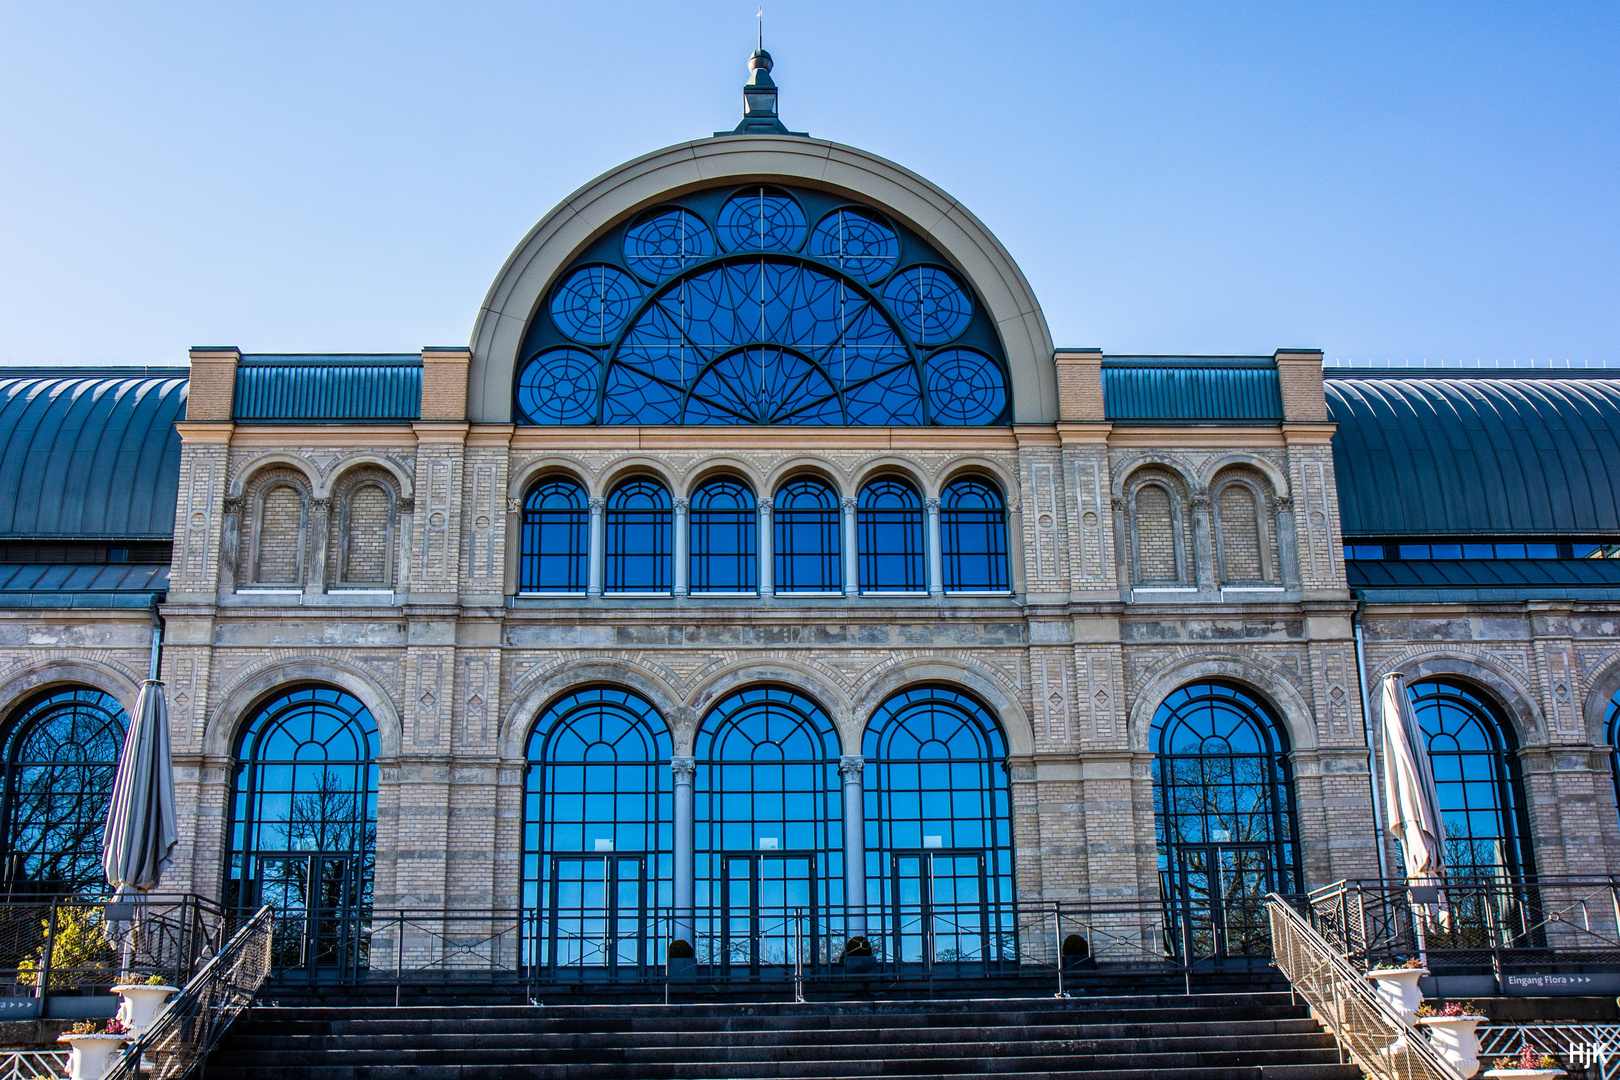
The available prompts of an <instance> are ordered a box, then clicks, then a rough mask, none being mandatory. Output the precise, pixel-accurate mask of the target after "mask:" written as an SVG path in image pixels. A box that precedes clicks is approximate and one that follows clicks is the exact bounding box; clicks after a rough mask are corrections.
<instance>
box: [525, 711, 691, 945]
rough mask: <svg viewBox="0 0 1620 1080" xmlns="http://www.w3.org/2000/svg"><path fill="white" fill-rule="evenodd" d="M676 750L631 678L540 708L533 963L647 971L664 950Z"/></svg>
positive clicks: (532, 812) (529, 816)
mask: <svg viewBox="0 0 1620 1080" xmlns="http://www.w3.org/2000/svg"><path fill="white" fill-rule="evenodd" d="M669 758H670V739H669V729H668V728H667V727H666V726H665V724H664V721H663V720H662V718H660V717H659V715H658V712H657V710H655V709H654V708H653V707H652V705H651V704H649V703H648V702H646V701H644V700H642V699H641V698H640V697H637V696H636V695H635V694H632V693H630V692H629V691H627V690H619V689H613V688H608V687H592V688H590V689H586V690H580V691H577V692H575V693H572V694H570V695H568V696H567V697H565V698H563V699H562V700H561V701H558V702H556V703H554V704H553V705H551V706H550V707H549V708H548V709H546V711H545V713H544V714H542V715H541V717H540V719H539V721H538V722H537V723H536V724H535V727H534V733H533V734H532V735H530V736H529V748H528V761H529V767H528V772H527V775H526V779H525V782H524V802H523V910H524V912H525V919H524V926H525V936H526V937H527V939H528V940H527V941H526V943H525V950H524V955H525V958H526V962H527V963H531V964H536V965H538V966H541V967H547V968H551V969H553V971H556V970H558V969H578V970H580V971H584V970H587V969H602V968H606V969H608V970H610V971H619V972H638V971H640V970H641V969H642V968H645V967H647V966H649V965H653V964H660V963H662V962H663V959H664V958H663V952H662V949H663V941H664V936H665V935H664V934H663V933H661V932H660V928H661V927H663V926H664V919H665V915H666V914H667V913H668V911H669V907H670V901H671V889H672V885H671V881H672V873H673V867H672V863H671V860H672V855H671V852H672V851H673V850H674V843H673V841H674V836H673V826H672V824H671V815H672V809H671V795H670V771H669Z"/></svg>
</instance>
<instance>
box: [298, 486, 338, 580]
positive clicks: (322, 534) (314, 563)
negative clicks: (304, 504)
mask: <svg viewBox="0 0 1620 1080" xmlns="http://www.w3.org/2000/svg"><path fill="white" fill-rule="evenodd" d="M331 519H332V500H331V499H311V500H309V532H308V534H307V536H306V537H305V544H304V550H305V551H306V552H308V553H309V565H308V566H307V567H305V569H304V595H305V596H306V597H313V596H321V595H322V594H324V593H325V592H326V538H327V533H328V531H329V530H330V528H331V526H330V522H331Z"/></svg>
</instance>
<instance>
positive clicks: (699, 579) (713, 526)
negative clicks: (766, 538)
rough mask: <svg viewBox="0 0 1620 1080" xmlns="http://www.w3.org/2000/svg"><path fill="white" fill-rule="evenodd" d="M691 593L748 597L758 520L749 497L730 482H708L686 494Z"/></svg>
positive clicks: (754, 581)
mask: <svg viewBox="0 0 1620 1080" xmlns="http://www.w3.org/2000/svg"><path fill="white" fill-rule="evenodd" d="M691 514H692V556H691V566H692V584H691V589H692V592H694V593H739V592H753V591H754V590H755V589H757V588H758V587H759V579H758V577H757V576H756V575H757V573H758V571H757V568H756V563H757V562H758V561H759V560H758V557H757V556H758V552H759V518H758V516H757V514H756V511H755V508H754V493H753V492H752V491H749V490H748V489H747V488H746V487H744V486H743V485H742V484H739V483H738V482H737V481H735V480H712V481H710V482H709V483H707V484H704V485H703V486H702V487H700V488H698V489H697V490H696V491H694V492H693V493H692V510H691Z"/></svg>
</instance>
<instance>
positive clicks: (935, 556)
mask: <svg viewBox="0 0 1620 1080" xmlns="http://www.w3.org/2000/svg"><path fill="white" fill-rule="evenodd" d="M923 509H924V512H925V513H927V515H928V595H929V596H944V595H945V554H944V552H943V551H941V550H940V546H939V500H938V499H924V500H923Z"/></svg>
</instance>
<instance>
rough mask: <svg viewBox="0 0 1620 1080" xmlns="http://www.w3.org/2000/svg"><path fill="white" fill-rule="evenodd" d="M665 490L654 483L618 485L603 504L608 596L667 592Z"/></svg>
mask: <svg viewBox="0 0 1620 1080" xmlns="http://www.w3.org/2000/svg"><path fill="white" fill-rule="evenodd" d="M669 519H670V502H669V491H668V490H667V489H666V488H665V487H664V485H662V484H660V483H658V482H657V481H655V480H631V481H628V482H626V483H623V484H620V485H619V486H618V487H617V488H615V489H614V491H613V494H612V495H609V496H608V501H607V563H606V571H607V580H606V582H605V583H604V586H603V588H604V590H605V591H606V592H610V593H667V592H668V591H669V558H670V556H669V536H670V533H669V530H670V520H669Z"/></svg>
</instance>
